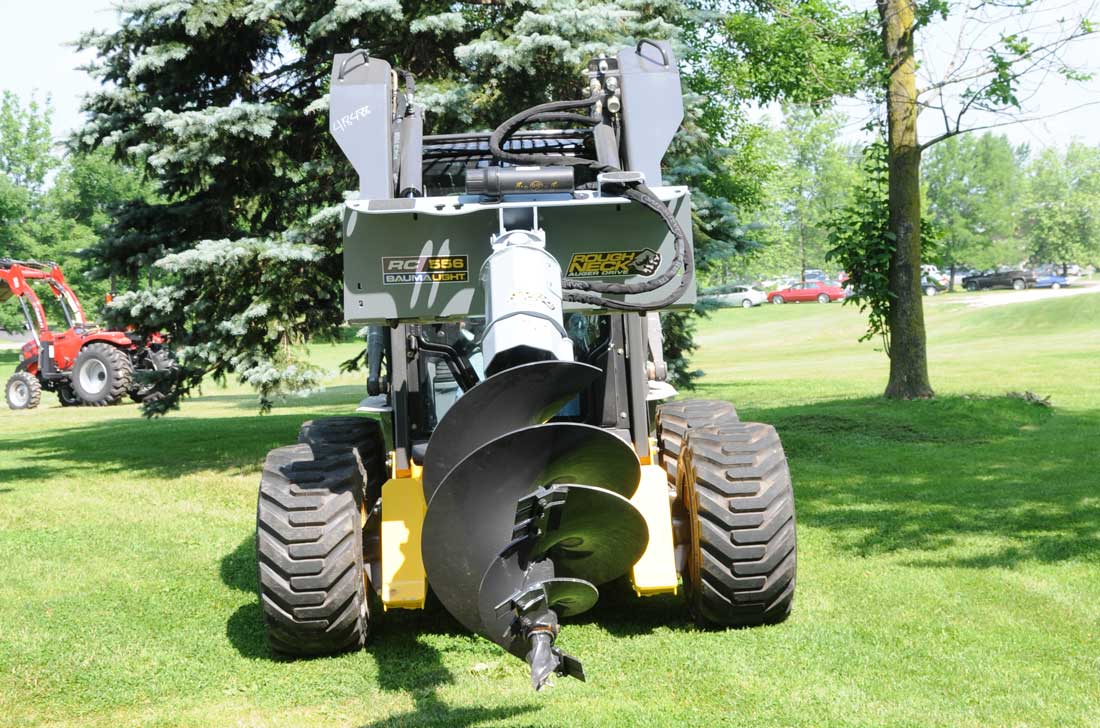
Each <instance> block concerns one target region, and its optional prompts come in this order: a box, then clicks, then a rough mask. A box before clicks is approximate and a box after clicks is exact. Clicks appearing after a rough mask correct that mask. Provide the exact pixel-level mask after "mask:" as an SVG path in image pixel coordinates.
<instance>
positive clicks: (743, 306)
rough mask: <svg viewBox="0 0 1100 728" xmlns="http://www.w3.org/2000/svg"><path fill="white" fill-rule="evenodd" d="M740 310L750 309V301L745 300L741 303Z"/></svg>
mask: <svg viewBox="0 0 1100 728" xmlns="http://www.w3.org/2000/svg"><path fill="white" fill-rule="evenodd" d="M741 308H752V301H750V300H749V299H747V298H746V299H745V300H744V301H742V302H741Z"/></svg>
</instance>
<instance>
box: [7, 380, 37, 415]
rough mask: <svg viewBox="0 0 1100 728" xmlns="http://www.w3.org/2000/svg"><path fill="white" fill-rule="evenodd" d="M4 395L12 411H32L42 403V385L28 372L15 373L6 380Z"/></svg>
mask: <svg viewBox="0 0 1100 728" xmlns="http://www.w3.org/2000/svg"><path fill="white" fill-rule="evenodd" d="M4 394H5V395H6V397H7V400H8V407H10V408H11V409H13V410H24V409H34V408H35V407H37V406H38V405H39V403H40V402H41V401H42V384H41V382H39V381H38V377H36V376H34V375H33V374H31V373H30V372H16V373H15V374H12V375H11V377H9V378H8V384H7V386H6V387H5V389H4Z"/></svg>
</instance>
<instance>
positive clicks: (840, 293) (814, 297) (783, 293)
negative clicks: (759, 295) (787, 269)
mask: <svg viewBox="0 0 1100 728" xmlns="http://www.w3.org/2000/svg"><path fill="white" fill-rule="evenodd" d="M843 298H844V289H843V288H841V287H840V286H838V285H836V284H835V283H831V282H829V281H806V282H805V283H795V284H794V285H792V286H790V287H788V288H784V289H782V290H779V291H772V292H771V293H769V294H768V303H788V302H795V303H797V302H800V301H817V302H818V303H829V302H830V301H839V300H841V299H843Z"/></svg>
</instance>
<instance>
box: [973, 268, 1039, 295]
mask: <svg viewBox="0 0 1100 728" xmlns="http://www.w3.org/2000/svg"><path fill="white" fill-rule="evenodd" d="M962 283H963V288H965V289H966V290H968V291H979V290H981V289H983V288H1012V289H1014V290H1017V291H1022V290H1024V289H1025V288H1031V287H1032V286H1034V285H1035V274H1034V273H1032V272H1031V271H1028V270H1015V269H1011V268H998V269H997V270H987V271H985V272H984V273H979V274H978V275H975V276H967V277H966V278H963V280H962Z"/></svg>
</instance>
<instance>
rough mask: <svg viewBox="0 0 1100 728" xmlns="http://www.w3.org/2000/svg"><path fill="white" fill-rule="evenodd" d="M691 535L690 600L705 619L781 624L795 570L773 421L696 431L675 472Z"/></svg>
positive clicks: (789, 508) (786, 477)
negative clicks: (763, 423)
mask: <svg viewBox="0 0 1100 728" xmlns="http://www.w3.org/2000/svg"><path fill="white" fill-rule="evenodd" d="M677 480H678V484H679V488H680V493H681V498H682V500H683V501H684V504H685V505H686V507H687V511H688V524H689V526H690V537H689V541H688V543H687V546H688V555H687V568H686V573H685V575H684V585H685V590H686V591H687V595H688V604H689V606H690V608H691V611H692V614H693V615H694V616H695V619H696V620H697V621H698V622H700V623H703V624H709V625H717V626H727V627H744V626H755V625H763V624H775V623H778V622H782V621H783V620H784V619H786V618H787V616H788V615H789V614H790V611H791V604H792V602H793V600H794V589H795V571H796V542H795V511H794V493H793V491H792V489H791V476H790V471H789V470H788V468H787V458H786V456H785V455H784V453H783V446H782V444H781V443H780V441H779V435H778V434H777V433H776V431H775V428H773V427H771V426H770V425H762V424H758V423H754V422H739V421H737V420H732V419H731V420H720V421H719V422H717V423H714V424H711V425H708V426H705V427H701V428H697V429H693V430H692V431H691V432H690V433H689V434H688V438H687V441H686V442H685V444H684V447H683V450H682V453H681V457H680V462H679V468H678V476H677Z"/></svg>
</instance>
